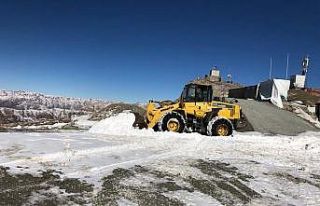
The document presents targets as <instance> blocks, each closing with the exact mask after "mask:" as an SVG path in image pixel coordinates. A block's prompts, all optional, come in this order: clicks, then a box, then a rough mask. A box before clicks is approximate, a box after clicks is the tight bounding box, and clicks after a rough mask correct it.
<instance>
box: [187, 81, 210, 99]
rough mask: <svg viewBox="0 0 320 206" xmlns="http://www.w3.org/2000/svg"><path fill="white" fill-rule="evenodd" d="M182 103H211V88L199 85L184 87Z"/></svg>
mask: <svg viewBox="0 0 320 206" xmlns="http://www.w3.org/2000/svg"><path fill="white" fill-rule="evenodd" d="M181 101H182V102H185V103H187V102H194V103H196V102H211V101H212V87H211V86H207V85H199V84H188V85H186V86H185V87H184V89H183V92H182V95H181Z"/></svg>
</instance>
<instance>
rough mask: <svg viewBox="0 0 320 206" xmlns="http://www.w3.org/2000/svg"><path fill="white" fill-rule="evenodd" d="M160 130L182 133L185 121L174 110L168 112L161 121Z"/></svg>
mask: <svg viewBox="0 0 320 206" xmlns="http://www.w3.org/2000/svg"><path fill="white" fill-rule="evenodd" d="M160 128H161V130H162V131H170V132H179V133H182V132H183V131H184V129H185V121H184V118H183V116H182V115H181V114H179V113H176V112H171V113H168V114H167V115H166V116H165V117H164V118H163V119H162V122H161V125H160Z"/></svg>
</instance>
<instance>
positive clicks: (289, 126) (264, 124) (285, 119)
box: [239, 100, 319, 135]
mask: <svg viewBox="0 0 320 206" xmlns="http://www.w3.org/2000/svg"><path fill="white" fill-rule="evenodd" d="M239 104H240V105H241V107H242V110H243V112H244V114H245V115H246V116H247V118H248V120H249V122H250V123H251V124H252V127H253V129H254V130H255V131H258V132H262V133H270V134H283V135H297V134H299V133H302V132H305V131H319V130H318V129H316V128H315V127H314V126H312V125H311V124H309V123H308V122H306V121H305V120H303V119H302V118H300V117H298V116H297V115H295V114H293V113H291V112H289V111H286V110H282V109H279V108H277V107H275V106H273V105H271V104H269V103H266V102H258V101H254V100H239Z"/></svg>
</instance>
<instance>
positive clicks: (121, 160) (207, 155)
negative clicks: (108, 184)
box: [0, 112, 320, 205]
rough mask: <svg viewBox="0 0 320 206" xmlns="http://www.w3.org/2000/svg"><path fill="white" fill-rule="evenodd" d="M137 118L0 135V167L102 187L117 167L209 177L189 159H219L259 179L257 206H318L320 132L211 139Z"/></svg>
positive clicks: (194, 200) (205, 199) (191, 198)
mask: <svg viewBox="0 0 320 206" xmlns="http://www.w3.org/2000/svg"><path fill="white" fill-rule="evenodd" d="M133 121H134V115H133V114H131V113H128V112H126V113H121V114H119V115H117V116H113V117H110V118H108V119H105V120H102V121H101V122H99V123H97V124H95V125H93V127H92V129H90V131H89V132H63V133H62V132H61V133H0V165H1V166H5V167H10V171H11V172H14V173H20V172H30V173H37V172H38V171H39V169H42V170H44V169H55V170H59V171H61V172H63V175H64V176H65V177H73V178H80V179H84V180H87V181H88V182H90V183H93V184H95V186H96V188H99V187H101V181H100V180H101V178H103V177H104V176H106V175H109V174H111V173H112V171H113V170H114V169H116V168H131V167H133V166H135V165H142V166H148V167H152V168H154V169H157V170H159V171H164V172H169V173H171V174H176V175H179V176H181V177H185V178H187V177H200V178H208V177H207V175H204V174H202V173H201V172H200V171H199V170H198V169H196V168H194V167H192V166H190V161H192V160H197V159H202V160H216V161H220V162H224V163H228V164H230V165H231V166H233V167H236V168H237V169H238V171H239V172H241V173H244V174H250V175H251V176H253V177H254V179H252V180H250V181H249V182H247V183H246V182H244V184H246V185H247V186H250V188H251V189H253V190H255V191H257V192H258V193H260V194H261V195H262V198H260V199H257V200H252V202H251V204H252V205H261V204H264V205H284V204H286V205H289V204H293V205H319V204H320V188H319V187H320V186H319V184H320V180H318V179H313V178H312V176H317V175H320V133H311V132H309V133H303V134H300V135H298V136H281V135H274V136H265V135H263V134H260V133H255V132H251V133H235V134H234V135H233V136H231V137H208V136H203V135H200V134H197V133H190V134H177V133H171V132H163V133H160V132H153V131H151V130H137V129H133V128H132V126H131V125H132V123H133ZM17 166H20V167H17ZM21 166H23V167H21ZM283 174H286V175H287V176H285V175H283ZM285 177H287V179H286V178H285ZM291 177H296V178H297V179H294V178H293V179H292V178H291ZM135 178H136V179H134V181H130V179H129V180H128V181H127V182H126V184H142V183H143V182H144V181H146V178H147V177H145V176H143V175H141V176H139V175H137V176H136V177H135ZM290 178H291V179H290ZM300 179H302V180H306V181H301V182H299V181H298V180H300ZM166 195H168V196H170V197H175V198H178V199H181V200H182V201H184V202H186V203H188V204H190V205H208V204H210V205H220V203H219V202H218V201H217V200H216V199H215V198H213V197H211V196H209V195H207V194H203V193H202V192H199V191H197V190H196V191H195V192H193V193H190V192H187V191H176V192H171V193H168V194H166ZM126 201H127V200H125V199H124V200H123V202H124V204H126V203H125V202H126Z"/></svg>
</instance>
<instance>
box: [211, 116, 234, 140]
mask: <svg viewBox="0 0 320 206" xmlns="http://www.w3.org/2000/svg"><path fill="white" fill-rule="evenodd" d="M232 132H233V128H232V124H231V123H230V121H228V120H227V119H216V118H213V119H212V120H211V121H210V122H209V124H208V127H207V134H208V135H209V136H230V135H232Z"/></svg>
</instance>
